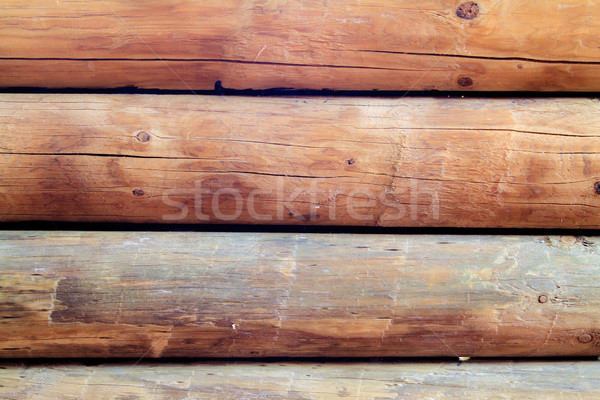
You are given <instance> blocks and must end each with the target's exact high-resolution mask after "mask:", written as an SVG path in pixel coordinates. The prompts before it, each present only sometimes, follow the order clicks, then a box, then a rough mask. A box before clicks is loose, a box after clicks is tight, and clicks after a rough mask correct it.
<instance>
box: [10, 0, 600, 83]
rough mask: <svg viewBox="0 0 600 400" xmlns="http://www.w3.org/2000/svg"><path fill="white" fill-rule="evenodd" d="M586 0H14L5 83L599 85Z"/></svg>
mask: <svg viewBox="0 0 600 400" xmlns="http://www.w3.org/2000/svg"><path fill="white" fill-rule="evenodd" d="M599 17H600V5H599V4H598V3H597V2H584V3H581V2H578V1H575V0H531V1H527V2H523V1H517V0H503V1H496V0H481V1H477V2H476V3H473V2H461V1H452V2H448V1H443V0H428V1H418V2H415V1H407V0H395V1H390V0H387V1H381V0H378V1H374V0H369V1H356V0H354V1H348V0H327V1H323V0H218V1H217V0H203V1H195V0H176V1H170V2H167V3H165V2H161V1H145V2H140V1H135V0H119V1H117V0H90V1H77V0H60V1H54V0H52V1H50V0H32V1H28V2H25V3H24V2H23V1H21V0H2V2H1V7H0V36H1V37H2V38H4V40H3V43H2V46H0V86H2V87H17V86H24V87H49V88H64V87H72V88H114V87H123V86H135V87H139V88H159V89H183V90H190V89H194V90H198V89H213V88H214V87H215V83H216V82H220V83H221V84H222V85H223V86H225V87H227V88H234V89H247V88H253V89H265V88H281V87H286V88H296V89H299V88H308V89H323V88H328V89H349V90H373V89H379V90H432V89H434V90H485V91H503V90H509V91H522V90H525V91H563V90H566V91H598V90H600V80H598V76H599V75H600V52H599V50H598V47H599V46H600V39H599V38H598V31H599V30H600V23H599V22H598V21H600V18H599Z"/></svg>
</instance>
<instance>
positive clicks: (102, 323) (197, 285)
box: [0, 231, 600, 358]
mask: <svg viewBox="0 0 600 400" xmlns="http://www.w3.org/2000/svg"><path fill="white" fill-rule="evenodd" d="M599 243H600V238H596V237H572V236H563V237H556V236H551V237H542V236H452V235H444V236H441V235H422V236H398V235H328V234H253V233H246V234H244V233H191V232H186V233H161V232H154V233H148V232H130V233H127V232H95V233H93V232H16V231H15V232H10V231H4V232H2V233H0V286H2V291H1V292H0V330H1V332H2V345H1V346H0V357H4V358H15V357H17V358H21V357H23V358H28V357H33V358H39V357H43V358H61V357H136V358H139V357H144V358H145V357H149V358H157V357H269V356H292V357H325V356H330V357H388V356H390V357H395V356H411V357H412V356H432V357H437V356H450V357H459V356H477V357H496V356H519V357H521V356H598V355H600V313H599V310H600V295H599V293H600V292H599V290H598V289H599V287H600V278H599V276H600V273H599V272H600V271H599V269H600V264H599V263H598V256H599V253H600V250H598V244H599Z"/></svg>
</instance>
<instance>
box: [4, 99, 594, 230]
mask: <svg viewBox="0 0 600 400" xmlns="http://www.w3.org/2000/svg"><path fill="white" fill-rule="evenodd" d="M599 111H600V102H598V101H597V100H594V99H440V98H437V99H435V98H406V99H366V98H358V99H356V98H354V99H351V98H333V99H327V98H313V97H309V98H268V99H262V98H248V97H235V98H232V97H203V96H130V95H129V96H128V95H58V94H54V95H39V94H37V95H26V94H4V95H1V96H0V134H1V135H2V138H3V139H2V142H1V143H0V152H1V154H0V168H2V176H1V177H0V221H23V220H54V221H56V220H59V221H60V220H62V221H91V222H103V221H109V222H111V221H113V222H115V221H116V222H168V223H173V222H187V223H245V224H246V223H250V224H319V225H380V226H446V227H519V228H542V227H546V228H598V227H600V213H598V212H597V210H598V208H599V207H600V196H599V193H600V183H598V182H599V181H600V164H598V163H597V157H598V154H599V151H600V136H599V135H598V132H600V112H599Z"/></svg>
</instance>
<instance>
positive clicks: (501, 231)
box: [0, 221, 600, 236]
mask: <svg viewBox="0 0 600 400" xmlns="http://www.w3.org/2000/svg"><path fill="white" fill-rule="evenodd" d="M0 230H6V231H17V230H23V231H36V230H38V231H100V232H114V231H120V232H136V231H140V232H241V233H243V232H249V233H339V234H343V233H348V234H380V235H533V236H554V235H572V236H596V235H599V234H600V231H598V230H594V229H581V230H577V229H530V228H448V227H426V228H414V227H378V226H324V225H242V224H231V225H229V224H159V223H147V224H145V223H118V222H61V221H23V222H6V223H0Z"/></svg>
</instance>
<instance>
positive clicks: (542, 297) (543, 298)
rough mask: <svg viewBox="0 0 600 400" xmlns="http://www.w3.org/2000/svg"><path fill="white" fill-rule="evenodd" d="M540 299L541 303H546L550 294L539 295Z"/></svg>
mask: <svg viewBox="0 0 600 400" xmlns="http://www.w3.org/2000/svg"><path fill="white" fill-rule="evenodd" d="M538 301H539V302H540V303H545V302H547V301H548V296H546V295H545V294H543V295H541V296H540V297H538Z"/></svg>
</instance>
